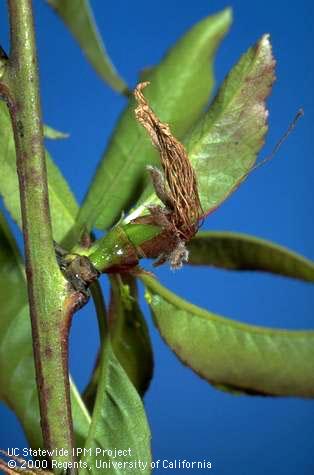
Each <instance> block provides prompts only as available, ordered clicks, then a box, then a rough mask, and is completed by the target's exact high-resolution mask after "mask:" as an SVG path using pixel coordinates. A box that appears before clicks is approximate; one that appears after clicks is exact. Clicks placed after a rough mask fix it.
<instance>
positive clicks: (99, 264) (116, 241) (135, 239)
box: [75, 224, 162, 273]
mask: <svg viewBox="0 0 314 475" xmlns="http://www.w3.org/2000/svg"><path fill="white" fill-rule="evenodd" d="M161 232H162V231H161V228H160V227H159V226H154V225H148V224H145V225H144V224H126V225H123V226H116V227H115V228H113V229H112V230H111V231H110V232H109V233H108V234H107V235H106V236H104V237H103V238H101V239H99V240H98V241H96V242H95V243H94V244H93V245H92V246H91V247H90V248H89V249H86V250H83V249H76V250H75V252H78V253H80V254H82V253H84V254H85V255H86V256H88V258H89V260H90V262H91V263H92V264H93V266H94V267H95V268H96V269H97V270H98V271H99V272H101V273H102V272H108V271H109V272H112V271H114V272H120V271H121V270H123V269H124V268H132V267H134V266H135V265H137V263H138V260H139V258H141V257H157V256H155V255H151V254H157V255H158V253H159V252H157V251H155V249H154V242H155V240H156V238H157V239H158V240H159V236H160V234H161ZM150 244H152V246H151V245H150Z"/></svg>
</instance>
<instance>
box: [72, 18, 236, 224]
mask: <svg viewBox="0 0 314 475" xmlns="http://www.w3.org/2000/svg"><path fill="white" fill-rule="evenodd" d="M230 22H231V12H230V10H229V9H227V10H224V11H223V12H221V13H218V14H217V15H214V16H210V17H208V18H205V19H204V20H203V21H201V22H199V23H198V24H196V25H195V26H194V27H193V28H192V29H191V30H190V31H189V32H188V33H186V34H185V35H184V36H183V38H181V39H180V40H179V41H178V42H177V43H176V44H175V45H174V46H173V48H172V49H171V50H170V51H169V52H168V54H167V55H166V56H165V58H164V59H163V60H162V61H161V63H160V64H159V65H158V66H157V67H155V68H153V70H152V72H151V73H148V76H149V80H150V81H151V85H150V86H149V87H148V88H147V94H146V91H145V94H146V95H147V98H148V99H149V101H150V104H151V106H152V107H153V109H154V111H155V112H156V114H158V116H159V117H160V118H161V119H162V120H163V121H164V122H168V123H169V124H170V126H171V129H172V131H173V133H174V134H175V135H176V136H178V137H183V135H184V134H185V133H186V132H187V130H188V129H189V128H190V127H191V125H192V124H193V123H194V122H195V121H196V119H197V118H198V117H199V115H200V113H201V112H202V110H203V109H204V107H205V106H206V104H207V102H208V99H209V95H210V93H211V91H212V88H213V84H214V80H213V59H214V55H215V52H216V49H217V47H218V45H219V43H220V41H221V40H222V38H223V37H224V35H225V34H226V32H227V30H228V28H229V25H230ZM134 109H135V102H134V99H132V100H130V102H129V105H128V107H127V108H126V110H125V111H124V113H123V114H122V116H121V118H120V120H119V123H118V125H117V128H116V131H115V133H114V135H113V137H112V139H111V141H110V144H109V147H108V149H107V152H106V153H105V155H104V157H103V159H102V161H101V163H100V165H99V167H98V169H97V173H96V176H95V178H94V181H93V183H92V185H91V187H90V190H89V192H88V195H87V197H86V199H85V201H84V203H83V206H82V208H81V211H80V214H79V222H80V223H81V225H86V226H87V228H92V227H93V226H94V225H95V226H96V227H98V228H100V229H106V228H108V227H110V226H111V225H112V224H113V223H114V221H115V220H116V219H117V218H119V217H120V214H121V212H122V211H123V210H125V211H126V210H127V209H128V208H129V206H130V205H131V204H132V203H133V202H134V200H136V198H137V197H138V196H139V194H140V192H141V190H142V189H143V181H145V179H146V176H147V173H146V170H145V165H146V164H151V163H155V162H158V156H157V153H156V151H155V150H154V149H153V147H152V146H151V143H150V140H149V138H148V137H147V134H146V133H145V131H144V130H142V127H140V126H139V125H138V124H137V123H136V120H135V116H134Z"/></svg>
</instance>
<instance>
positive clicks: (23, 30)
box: [2, 0, 78, 473]
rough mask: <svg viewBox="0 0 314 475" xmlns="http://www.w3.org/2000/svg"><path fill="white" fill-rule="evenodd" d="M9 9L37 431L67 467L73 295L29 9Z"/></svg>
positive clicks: (25, 3) (23, 5)
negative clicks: (55, 222) (64, 266)
mask: <svg viewBox="0 0 314 475" xmlns="http://www.w3.org/2000/svg"><path fill="white" fill-rule="evenodd" d="M8 7H9V16H10V28H11V52H10V57H9V61H8V65H7V70H6V74H5V84H4V87H2V94H4V92H5V96H6V97H5V98H6V101H7V103H8V105H9V109H10V113H11V119H12V124H13V129H14V139H15V147H16V157H17V171H18V177H19V185H20V198H21V212H22V222H23V233H24V244H25V255H26V273H27V281H28V293H29V303H30V315H31V322H32V333H33V346H34V357H35V367H36V379H37V387H38V395H39V403H40V413H41V425H42V430H43V438H44V444H45V446H46V448H49V449H55V448H59V449H60V448H63V449H65V450H68V451H69V456H68V457H66V458H64V457H54V459H57V460H62V461H63V462H65V461H73V457H72V449H73V436H72V434H73V429H72V418H71V408H70V398H69V379H68V362H67V335H68V327H69V324H70V320H71V316H72V313H73V311H74V308H75V305H76V304H77V298H78V295H77V294H73V293H72V295H70V293H69V289H68V285H67V283H66V281H65V279H64V277H63V275H62V274H61V272H60V270H59V267H58V264H57V262H56V258H55V251H54V245H53V239H52V229H51V222H50V213H49V203H48V186H47V174H46V164H45V150H44V145H43V130H42V119H41V109H40V97H39V79H38V71H37V58H36V46H35V35H34V25H33V12H32V1H31V0H18V1H17V0H8ZM75 300H76V301H75ZM56 471H57V470H56ZM70 473H77V472H76V470H73V471H70Z"/></svg>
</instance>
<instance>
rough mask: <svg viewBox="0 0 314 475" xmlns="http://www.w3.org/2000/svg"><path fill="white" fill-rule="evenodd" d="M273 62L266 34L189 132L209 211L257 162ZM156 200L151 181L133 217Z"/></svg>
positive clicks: (191, 154)
mask: <svg viewBox="0 0 314 475" xmlns="http://www.w3.org/2000/svg"><path fill="white" fill-rule="evenodd" d="M274 67H275V61H274V59H273V56H272V50H271V44H270V41H269V37H268V35H264V36H263V37H262V38H261V40H260V41H259V42H258V43H257V44H256V45H255V46H254V47H252V48H250V49H249V50H248V51H247V52H246V53H245V54H244V55H243V56H242V57H241V59H240V61H239V62H238V63H237V64H236V66H235V67H234V68H233V69H232V70H231V72H230V73H229V74H228V76H227V77H226V79H225V81H224V82H223V84H222V86H221V88H220V89H219V91H218V94H217V96H216V98H215V100H214V102H213V104H212V105H211V106H210V108H209V110H208V112H206V113H204V114H203V116H202V117H201V118H200V120H199V121H198V123H197V124H196V125H195V126H194V127H193V128H192V130H191V131H190V133H189V135H188V136H186V137H185V146H186V149H187V152H188V156H189V158H190V160H191V162H192V165H193V167H194V169H195V172H196V175H197V181H198V189H199V195H200V199H201V203H202V207H203V210H204V214H205V215H206V214H208V213H210V212H212V211H213V210H215V209H216V208H217V207H218V206H219V205H220V204H221V203H222V202H223V201H224V200H225V199H226V198H227V197H228V196H229V195H230V194H231V193H232V192H233V191H235V190H236V188H237V187H238V186H239V185H240V184H241V182H242V181H243V180H244V179H245V178H246V177H247V175H248V173H249V172H250V170H251V168H252V166H253V165H254V162H255V160H256V156H257V153H258V152H259V150H260V148H261V147H262V145H263V143H264V137H265V134H266V132H267V124H266V120H267V116H268V112H267V110H266V108H265V99H266V97H267V96H268V94H269V92H270V89H271V86H272V83H273V81H274ZM161 117H162V116H161ZM156 202H158V199H157V197H156V196H155V194H154V193H153V194H152V188H151V187H149V188H148V190H145V192H144V195H143V197H142V198H141V199H140V206H139V207H138V208H137V209H136V210H135V211H134V212H133V213H132V214H131V215H130V216H129V217H128V219H134V218H135V217H136V216H138V215H140V214H141V213H142V212H143V211H144V210H146V206H147V205H149V204H152V203H156Z"/></svg>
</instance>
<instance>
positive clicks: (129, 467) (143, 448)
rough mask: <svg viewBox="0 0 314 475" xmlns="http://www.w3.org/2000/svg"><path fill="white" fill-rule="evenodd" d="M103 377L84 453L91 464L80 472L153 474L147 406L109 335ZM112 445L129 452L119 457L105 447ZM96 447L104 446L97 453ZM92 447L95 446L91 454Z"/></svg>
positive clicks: (83, 461)
mask: <svg viewBox="0 0 314 475" xmlns="http://www.w3.org/2000/svg"><path fill="white" fill-rule="evenodd" d="M99 381H100V382H99V385H98V390H97V397H96V403H95V406H94V411H93V416H92V423H91V426H90V430H89V434H88V438H87V441H86V444H85V453H84V455H83V457H82V464H85V463H86V464H87V466H88V468H83V469H82V470H80V475H83V474H84V475H85V474H94V473H110V474H112V475H122V474H123V475H126V474H136V475H138V473H143V474H146V475H147V474H150V473H151V468H150V466H151V453H150V430H149V427H148V423H147V420H146V416H145V411H144V407H143V404H142V401H141V399H140V396H139V395H138V393H137V391H136V389H135V388H134V386H133V384H132V383H131V382H130V380H129V378H128V377H127V375H126V373H125V371H124V370H123V368H122V366H121V365H120V363H119V361H118V360H117V358H116V357H115V356H114V353H113V351H112V347H111V342H110V339H109V338H106V340H105V342H104V344H103V347H102V355H101V367H100V376H99ZM108 448H109V449H115V448H116V449H117V450H123V451H125V452H124V455H121V453H120V456H118V457H115V456H114V454H112V455H111V454H110V452H109V453H108V452H107V451H106V450H105V449H108ZM96 449H98V450H99V449H101V450H103V452H102V453H98V455H97V457H95V454H96ZM88 450H91V453H90V454H89V452H88ZM129 450H130V452H129ZM96 461H97V463H101V464H102V470H100V469H99V467H98V468H97V467H96ZM139 461H141V463H142V464H145V465H142V468H141V467H139V466H138V465H136V464H138V463H139ZM123 464H125V465H123Z"/></svg>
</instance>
